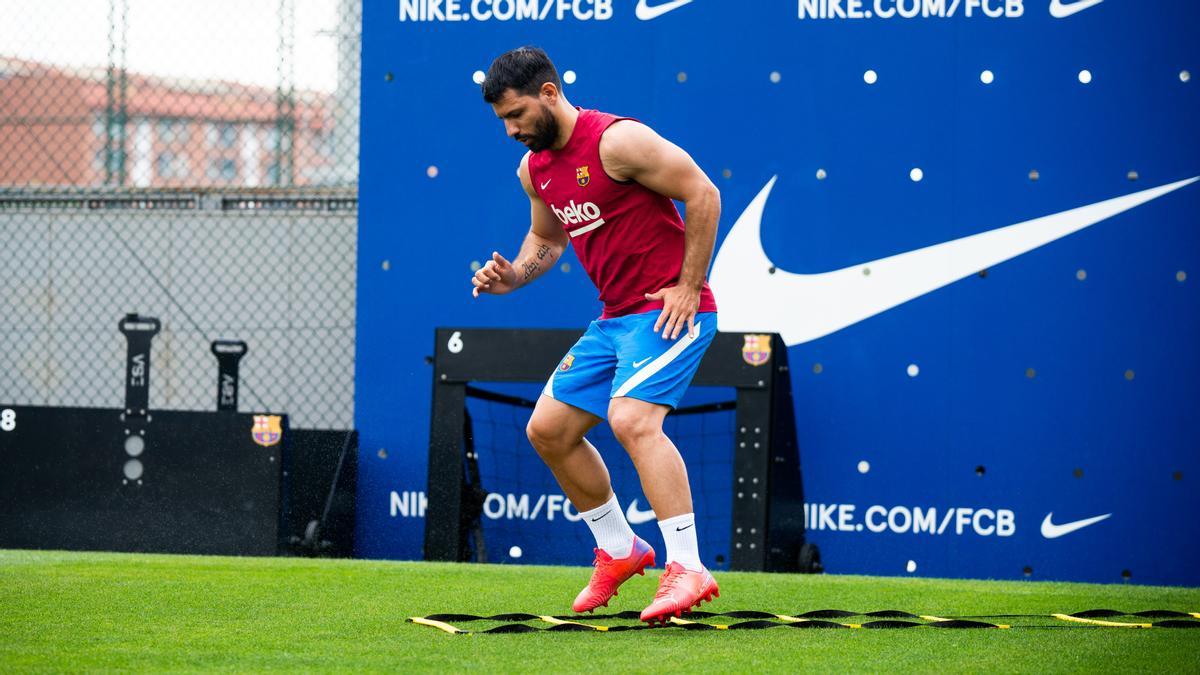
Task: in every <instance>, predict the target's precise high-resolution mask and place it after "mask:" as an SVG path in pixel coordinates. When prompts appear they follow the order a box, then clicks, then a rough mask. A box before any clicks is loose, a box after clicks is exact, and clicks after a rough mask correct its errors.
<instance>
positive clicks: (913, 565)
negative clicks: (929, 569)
mask: <svg viewBox="0 0 1200 675" xmlns="http://www.w3.org/2000/svg"><path fill="white" fill-rule="evenodd" d="M904 570H905V571H906V572H910V573H911V572H916V571H917V561H916V560H909V561H908V564H907V565H905V566H904Z"/></svg>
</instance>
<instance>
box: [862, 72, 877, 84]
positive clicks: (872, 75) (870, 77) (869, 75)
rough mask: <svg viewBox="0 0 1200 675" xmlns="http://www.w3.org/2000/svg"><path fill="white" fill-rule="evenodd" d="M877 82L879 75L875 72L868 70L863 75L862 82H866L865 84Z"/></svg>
mask: <svg viewBox="0 0 1200 675" xmlns="http://www.w3.org/2000/svg"><path fill="white" fill-rule="evenodd" d="M878 81H879V74H878V73H876V72H875V71H873V70H868V71H867V72H865V73H863V82H866V83H867V84H875V83H876V82H878Z"/></svg>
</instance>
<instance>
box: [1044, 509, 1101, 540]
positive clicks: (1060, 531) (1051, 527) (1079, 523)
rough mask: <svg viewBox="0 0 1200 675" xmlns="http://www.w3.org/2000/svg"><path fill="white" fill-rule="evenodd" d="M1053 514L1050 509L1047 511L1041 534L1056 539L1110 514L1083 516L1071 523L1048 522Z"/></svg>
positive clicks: (1093, 523)
mask: <svg viewBox="0 0 1200 675" xmlns="http://www.w3.org/2000/svg"><path fill="white" fill-rule="evenodd" d="M1053 515H1054V512H1053V511H1051V512H1050V513H1047V514H1046V519H1045V520H1043V521H1042V536H1043V537H1045V538H1047V539H1057V538H1059V537H1061V536H1063V535H1064V534H1071V533H1072V532H1074V531H1075V530H1082V529H1083V528H1085V527H1087V526H1088V525H1095V524H1096V523H1098V522H1100V521H1102V520H1104V519H1105V518H1108V517H1109V516H1111V515H1112V514H1111V513H1106V514H1104V515H1102V516H1096V517H1094V518H1084V519H1083V520H1076V521H1075V522H1073V523H1063V524H1062V525H1055V524H1054V523H1052V522H1050V518H1051V517H1052V516H1053Z"/></svg>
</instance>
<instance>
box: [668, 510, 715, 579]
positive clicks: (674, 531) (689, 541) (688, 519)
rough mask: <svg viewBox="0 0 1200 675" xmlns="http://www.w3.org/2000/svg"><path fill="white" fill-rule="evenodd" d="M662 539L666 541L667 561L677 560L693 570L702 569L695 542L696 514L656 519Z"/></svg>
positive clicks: (698, 549) (697, 546)
mask: <svg viewBox="0 0 1200 675" xmlns="http://www.w3.org/2000/svg"><path fill="white" fill-rule="evenodd" d="M658 529H660V530H662V536H663V541H665V542H666V543H667V563H668V564H669V563H673V562H677V563H679V564H680V565H683V566H684V567H686V568H687V569H689V570H691V571H693V572H699V571H700V570H702V569H704V565H703V564H702V563H701V562H700V546H699V545H698V544H697V543H696V514H694V513H685V514H683V515H682V516H675V517H674V518H667V519H666V520H660V521H658Z"/></svg>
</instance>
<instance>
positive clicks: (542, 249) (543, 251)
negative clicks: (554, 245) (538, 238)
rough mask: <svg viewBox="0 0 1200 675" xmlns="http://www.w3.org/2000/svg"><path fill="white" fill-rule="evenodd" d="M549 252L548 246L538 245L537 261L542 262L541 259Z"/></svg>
mask: <svg viewBox="0 0 1200 675" xmlns="http://www.w3.org/2000/svg"><path fill="white" fill-rule="evenodd" d="M549 252H550V247H549V246H547V245H545V244H539V245H538V250H537V257H538V260H543V259H545V257H546V254H547V253H549Z"/></svg>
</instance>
